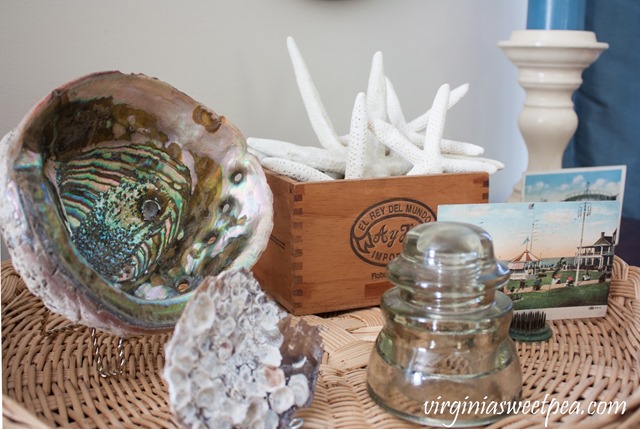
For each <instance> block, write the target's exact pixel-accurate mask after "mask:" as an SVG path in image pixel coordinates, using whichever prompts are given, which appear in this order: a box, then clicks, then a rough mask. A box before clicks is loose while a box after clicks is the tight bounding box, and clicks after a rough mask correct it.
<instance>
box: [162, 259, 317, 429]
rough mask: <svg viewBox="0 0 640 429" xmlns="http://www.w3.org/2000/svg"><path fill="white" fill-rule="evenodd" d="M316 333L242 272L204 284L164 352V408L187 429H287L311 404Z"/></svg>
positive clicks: (185, 311)
mask: <svg viewBox="0 0 640 429" xmlns="http://www.w3.org/2000/svg"><path fill="white" fill-rule="evenodd" d="M322 353H323V350H322V338H321V337H320V335H319V328H318V327H312V326H311V325H309V324H308V323H307V322H305V321H304V320H302V319H296V320H292V317H291V316H289V315H288V314H287V313H286V312H285V311H284V310H282V309H281V308H280V307H279V306H278V304H276V302H275V301H273V299H271V298H270V297H269V296H268V295H266V294H265V293H264V292H263V291H262V289H261V287H260V285H259V284H258V282H257V281H256V280H255V279H254V278H253V276H252V275H251V274H250V272H249V271H248V270H246V269H240V270H228V271H225V272H224V273H222V274H220V275H219V276H217V277H213V276H210V277H206V278H205V279H204V280H203V281H202V283H201V284H200V286H199V287H198V290H197V291H196V292H195V294H194V296H193V299H192V300H191V301H190V302H189V303H188V304H187V306H186V307H185V310H184V312H183V314H182V316H181V317H180V320H179V321H178V323H177V325H176V329H175V332H174V334H173V336H172V338H171V340H169V342H168V343H167V345H166V349H165V356H166V363H165V368H164V377H165V379H166V381H167V384H168V388H169V402H170V405H171V409H172V412H173V413H174V415H175V416H176V417H177V419H178V421H179V422H180V423H181V424H182V425H184V426H185V427H187V428H220V427H228V428H231V427H233V428H239V429H243V428H246V429H249V428H256V427H260V428H264V429H275V428H286V427H289V426H288V425H289V424H290V422H291V419H292V415H293V413H294V411H295V410H296V409H298V408H301V407H306V406H308V405H309V404H311V401H312V399H313V392H314V389H315V385H316V381H317V377H318V370H319V367H320V362H321V360H322Z"/></svg>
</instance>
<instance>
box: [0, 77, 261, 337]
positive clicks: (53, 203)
mask: <svg viewBox="0 0 640 429" xmlns="http://www.w3.org/2000/svg"><path fill="white" fill-rule="evenodd" d="M0 189H2V196H1V197H0V198H1V199H2V202H1V204H0V220H1V223H0V227H1V228H2V233H3V235H4V238H5V241H6V243H7V247H8V249H9V252H10V254H11V256H12V259H13V264H14V266H15V267H16V269H17V271H18V272H19V273H20V275H21V276H22V278H23V279H24V280H25V282H26V284H27V286H28V287H29V289H30V290H31V291H32V292H33V293H34V294H35V295H37V296H38V297H40V298H42V300H43V301H44V303H45V305H46V306H47V307H49V308H50V309H51V310H53V311H55V312H57V313H60V314H63V315H64V316H66V317H67V318H68V319H70V320H71V321H73V322H80V323H83V324H85V325H87V326H91V327H95V328H99V329H103V330H106V331H110V332H112V333H115V334H118V335H123V336H126V335H129V334H133V333H143V332H153V331H158V330H169V329H171V328H172V327H173V326H174V324H175V322H176V320H177V319H178V317H179V315H180V313H181V311H182V308H183V307H184V304H185V302H186V301H187V300H188V299H189V297H190V296H191V295H192V293H193V290H194V289H195V288H196V287H197V285H198V284H199V283H200V281H201V280H202V279H203V278H204V277H206V276H207V275H216V274H218V273H220V272H221V271H223V270H225V269H229V268H231V267H233V268H240V267H251V266H252V265H253V264H254V263H255V261H256V260H257V258H258V257H259V256H260V254H261V253H262V251H263V249H264V248H265V246H266V243H267V240H268V238H269V234H270V231H271V228H272V225H273V219H272V210H273V208H272V196H271V191H270V189H269V187H268V185H267V183H266V181H265V176H264V173H263V171H262V168H261V167H260V164H259V163H258V162H257V160H256V159H255V158H254V156H252V155H251V154H249V153H247V149H246V143H245V140H244V138H243V136H242V134H241V133H240V131H239V130H238V129H237V128H236V127H235V126H234V125H233V124H231V122H229V120H227V119H226V118H225V117H223V116H219V115H218V114H216V113H215V112H214V111H213V110H211V109H208V108H207V107H205V106H203V105H202V104H200V103H198V102H196V101H195V100H193V99H191V98H190V97H189V96H187V95H185V94H183V93H181V92H180V91H178V90H176V89H175V88H173V87H171V86H170V85H168V84H166V83H163V82H161V81H160V80H158V79H154V78H150V77H147V76H144V75H141V74H122V73H119V72H104V73H96V74H92V75H88V76H85V77H82V78H80V79H77V80H75V81H72V82H69V83H67V84H65V85H62V86H61V87H59V88H57V89H55V90H54V91H52V92H51V94H49V95H48V96H46V97H45V98H44V99H43V100H42V101H41V102H39V103H38V104H37V105H36V106H35V107H34V108H33V109H32V110H31V112H29V113H28V114H27V115H26V116H25V118H24V119H23V120H22V122H21V123H20V124H19V125H18V126H17V128H16V129H15V130H14V131H12V132H10V133H9V134H8V135H7V136H5V138H4V139H3V140H2V143H1V144H0Z"/></svg>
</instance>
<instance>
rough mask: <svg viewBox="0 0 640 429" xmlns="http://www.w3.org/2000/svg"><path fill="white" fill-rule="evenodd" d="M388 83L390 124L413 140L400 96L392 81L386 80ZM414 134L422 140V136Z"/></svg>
mask: <svg viewBox="0 0 640 429" xmlns="http://www.w3.org/2000/svg"><path fill="white" fill-rule="evenodd" d="M386 83H387V116H388V117H389V122H391V123H392V124H393V126H394V127H396V128H397V129H398V130H400V132H401V133H402V134H404V135H405V136H406V137H409V139H410V140H411V138H410V136H409V134H410V132H411V131H410V130H409V128H408V126H407V120H406V119H405V117H404V113H403V112H402V106H401V105H400V99H399V98H398V94H397V93H396V90H395V88H394V87H393V83H391V80H390V79H389V78H387V79H386ZM414 134H416V136H418V137H419V138H420V139H421V138H422V136H420V135H419V134H418V133H414Z"/></svg>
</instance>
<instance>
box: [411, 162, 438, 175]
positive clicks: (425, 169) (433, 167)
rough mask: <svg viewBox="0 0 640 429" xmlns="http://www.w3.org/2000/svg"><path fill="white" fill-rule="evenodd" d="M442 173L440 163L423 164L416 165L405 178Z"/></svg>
mask: <svg viewBox="0 0 640 429" xmlns="http://www.w3.org/2000/svg"><path fill="white" fill-rule="evenodd" d="M442 172H443V169H442V162H423V163H421V164H416V165H414V166H413V168H412V169H411V170H409V172H408V173H407V176H416V175H419V174H440V173H442Z"/></svg>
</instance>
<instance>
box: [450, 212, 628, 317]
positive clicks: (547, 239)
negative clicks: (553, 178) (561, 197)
mask: <svg viewBox="0 0 640 429" xmlns="http://www.w3.org/2000/svg"><path fill="white" fill-rule="evenodd" d="M619 218H620V204H619V203H618V202H617V201H568V202H536V203H531V202H523V203H503V204H458V205H443V206H440V207H439V208H438V221H456V222H466V223H471V224H474V225H477V226H479V227H481V228H483V229H484V230H486V231H487V232H488V233H489V234H490V235H491V237H492V238H493V244H494V251H495V254H496V257H497V258H498V259H499V260H501V261H502V262H503V263H505V264H506V265H507V266H508V267H509V269H510V270H511V278H510V279H509V281H508V282H507V283H506V284H505V286H504V288H503V292H504V293H506V294H507V296H509V297H510V298H511V300H512V301H513V308H514V311H531V310H536V311H544V312H545V313H546V316H547V319H549V320H554V319H570V318H582V317H600V316H604V315H605V314H606V310H607V301H608V295H609V284H610V280H611V273H612V270H613V250H614V245H615V243H616V241H617V228H618V220H619Z"/></svg>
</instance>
